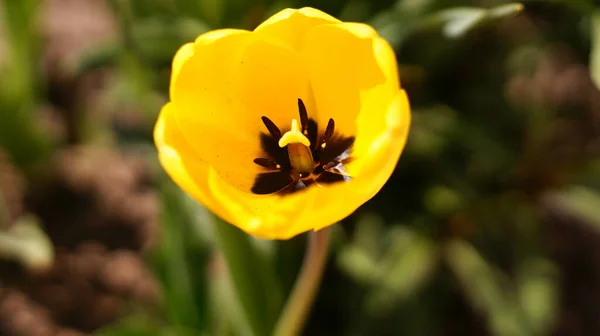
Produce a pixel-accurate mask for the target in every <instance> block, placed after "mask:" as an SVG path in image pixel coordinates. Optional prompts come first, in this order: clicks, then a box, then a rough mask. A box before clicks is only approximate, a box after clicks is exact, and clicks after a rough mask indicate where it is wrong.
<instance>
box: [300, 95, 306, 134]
mask: <svg viewBox="0 0 600 336" xmlns="http://www.w3.org/2000/svg"><path fill="white" fill-rule="evenodd" d="M298 112H299V113H300V124H301V125H302V133H304V134H306V130H307V129H308V112H306V106H304V102H303V101H302V99H300V98H298Z"/></svg>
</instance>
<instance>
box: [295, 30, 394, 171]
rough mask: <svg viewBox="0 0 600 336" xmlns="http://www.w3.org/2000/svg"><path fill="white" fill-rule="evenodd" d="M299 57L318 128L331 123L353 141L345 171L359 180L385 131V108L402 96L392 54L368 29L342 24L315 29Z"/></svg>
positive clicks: (386, 110)
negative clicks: (308, 79)
mask: <svg viewBox="0 0 600 336" xmlns="http://www.w3.org/2000/svg"><path fill="white" fill-rule="evenodd" d="M302 54H303V56H304V57H305V59H306V60H307V67H308V68H309V73H310V76H311V84H312V87H313V91H314V96H315V103H316V105H317V109H318V111H319V116H320V120H319V124H320V125H325V124H326V119H327V118H333V119H334V120H335V125H336V131H337V132H340V133H342V134H344V135H346V136H355V137H356V141H355V143H354V147H353V157H354V158H357V159H356V160H354V161H353V162H352V163H351V164H349V165H348V166H347V167H346V168H347V170H348V173H349V174H350V175H351V176H357V175H358V174H360V169H361V167H362V166H363V165H362V163H363V162H364V161H365V160H364V159H363V158H364V157H365V156H366V155H367V154H368V153H369V152H370V151H371V150H372V148H371V146H372V143H373V142H374V141H375V139H377V138H378V137H379V136H380V135H381V134H382V133H383V132H385V131H386V129H387V127H388V126H387V123H386V118H387V117H388V116H387V113H388V107H389V106H390V104H391V103H392V101H393V100H394V99H395V96H396V95H397V94H398V92H399V90H400V83H399V79H398V70H397V65H396V57H395V54H394V51H393V50H392V48H391V47H390V45H389V44H388V43H387V42H386V41H385V40H383V39H382V38H380V37H379V36H378V35H377V33H376V32H375V31H374V30H373V29H372V28H371V27H369V26H367V25H364V24H358V23H342V24H332V25H322V26H318V27H316V28H313V29H312V30H311V31H310V32H309V34H308V35H307V38H306V44H305V47H304V50H303V51H302ZM349 69H351V70H349ZM361 161H362V162H361Z"/></svg>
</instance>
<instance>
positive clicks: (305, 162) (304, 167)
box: [279, 119, 315, 177]
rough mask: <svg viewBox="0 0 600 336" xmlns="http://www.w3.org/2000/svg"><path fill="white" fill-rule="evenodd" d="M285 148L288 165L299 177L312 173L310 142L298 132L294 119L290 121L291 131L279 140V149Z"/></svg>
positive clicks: (312, 162) (312, 163) (313, 166)
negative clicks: (288, 159) (288, 160)
mask: <svg viewBox="0 0 600 336" xmlns="http://www.w3.org/2000/svg"><path fill="white" fill-rule="evenodd" d="M285 146H287V150H288V156H289V158H290V164H291V165H292V168H293V169H295V170H296V171H297V172H298V173H299V177H302V174H309V173H310V172H312V171H313V169H314V168H315V161H314V160H313V156H312V151H311V150H310V140H308V138H307V137H306V136H305V135H304V134H302V132H300V128H299V127H298V121H297V120H296V119H292V129H291V130H289V131H288V132H286V133H285V134H284V135H283V136H282V137H281V139H279V147H281V148H283V147H285Z"/></svg>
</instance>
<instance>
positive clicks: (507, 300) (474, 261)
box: [446, 240, 531, 336]
mask: <svg viewBox="0 0 600 336" xmlns="http://www.w3.org/2000/svg"><path fill="white" fill-rule="evenodd" d="M446 252H447V253H446V255H447V258H448V265H449V266H450V269H451V270H452V271H453V273H454V274H455V276H456V278H457V279H458V280H459V282H460V284H461V285H462V288H463V290H464V292H465V294H466V295H467V298H468V299H469V301H471V303H472V305H473V306H474V308H475V309H477V310H480V311H482V312H484V313H485V315H486V316H487V320H488V325H489V328H490V329H491V331H492V333H493V334H494V335H496V336H521V335H522V336H525V335H531V334H530V333H529V332H528V331H529V330H528V328H527V325H526V321H525V320H524V317H523V316H522V315H521V314H520V313H519V312H520V310H519V309H518V305H517V299H516V295H515V291H514V288H512V287H511V286H510V285H509V280H508V277H507V276H506V275H505V274H503V273H501V272H500V271H498V270H497V269H496V268H494V267H493V266H492V265H490V264H488V262H487V261H486V260H485V259H483V258H482V257H481V256H480V255H479V253H477V251H476V250H475V249H474V248H473V247H472V246H471V245H469V244H468V243H467V242H465V241H461V240H453V241H451V242H449V243H448V245H447V251H446Z"/></svg>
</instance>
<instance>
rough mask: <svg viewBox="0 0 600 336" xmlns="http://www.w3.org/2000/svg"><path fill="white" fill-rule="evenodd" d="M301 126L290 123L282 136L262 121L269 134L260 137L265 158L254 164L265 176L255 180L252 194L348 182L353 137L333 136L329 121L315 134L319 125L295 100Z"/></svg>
mask: <svg viewBox="0 0 600 336" xmlns="http://www.w3.org/2000/svg"><path fill="white" fill-rule="evenodd" d="M298 110H299V114H300V124H298V121H297V120H296V119H292V124H291V127H290V130H289V131H287V132H285V133H283V134H282V132H281V131H280V130H279V128H278V127H277V126H276V125H275V124H274V123H273V122H272V121H271V120H270V119H269V118H267V117H265V116H263V117H262V118H261V119H262V121H263V123H264V124H265V127H266V128H267V130H268V131H269V134H265V133H261V134H260V143H261V148H262V150H263V152H264V156H265V157H261V158H256V159H254V163H255V164H257V165H259V166H261V167H263V168H265V170H266V172H264V173H260V174H258V175H257V176H256V179H255V181H254V185H253V186H252V189H251V190H252V192H253V193H255V194H261V195H263V194H272V193H277V194H280V195H285V194H289V193H292V192H295V191H298V190H301V189H304V188H307V187H309V186H310V185H313V184H316V185H321V184H327V183H334V182H342V181H349V180H350V179H351V177H350V176H349V175H348V174H347V172H346V170H345V168H344V165H345V164H347V163H348V162H349V161H350V160H351V159H352V158H351V156H350V153H351V150H352V145H353V144H354V137H346V136H343V135H340V134H337V133H335V132H334V131H335V122H334V121H333V119H329V122H328V123H327V126H326V128H325V132H324V133H323V134H322V135H319V134H318V129H319V127H318V125H317V123H316V122H315V121H314V120H313V119H309V118H308V113H307V111H306V107H305V106H304V103H303V102H302V100H301V99H298Z"/></svg>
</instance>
